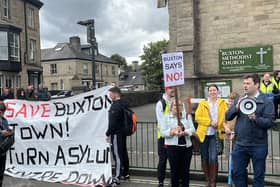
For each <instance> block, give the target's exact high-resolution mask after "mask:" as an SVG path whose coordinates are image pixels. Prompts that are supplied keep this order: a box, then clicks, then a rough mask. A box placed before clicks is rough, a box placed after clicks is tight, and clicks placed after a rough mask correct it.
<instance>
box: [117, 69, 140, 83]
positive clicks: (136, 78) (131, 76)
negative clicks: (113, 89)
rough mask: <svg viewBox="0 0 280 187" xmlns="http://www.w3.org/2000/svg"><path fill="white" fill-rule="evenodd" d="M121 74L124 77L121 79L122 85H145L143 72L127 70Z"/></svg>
mask: <svg viewBox="0 0 280 187" xmlns="http://www.w3.org/2000/svg"><path fill="white" fill-rule="evenodd" d="M120 76H121V77H123V79H122V80H120V81H119V85H120V86H128V85H144V80H143V75H142V74H141V72H126V73H122V74H121V75H120Z"/></svg>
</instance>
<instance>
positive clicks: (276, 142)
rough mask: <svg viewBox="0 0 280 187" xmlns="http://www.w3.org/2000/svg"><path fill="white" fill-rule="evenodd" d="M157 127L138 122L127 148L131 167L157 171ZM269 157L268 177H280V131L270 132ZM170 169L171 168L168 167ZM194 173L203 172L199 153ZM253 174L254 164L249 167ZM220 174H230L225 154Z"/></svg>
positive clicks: (194, 160) (220, 166)
mask: <svg viewBox="0 0 280 187" xmlns="http://www.w3.org/2000/svg"><path fill="white" fill-rule="evenodd" d="M156 132H157V127H156V123H155V122H138V126H137V131H136V133H135V134H133V135H132V136H130V137H128V140H127V148H128V153H129V158H130V167H132V168H139V169H140V168H141V169H156V168H157V163H158V154H157V136H156ZM268 145H269V146H268V149H269V151H268V156H267V160H266V176H280V131H279V130H277V131H275V130H269V131H268ZM168 169H169V166H168ZM191 170H192V171H202V169H201V160H200V155H199V153H197V152H195V153H194V154H193V157H192V162H191ZM248 171H249V173H251V174H252V173H253V168H252V164H251V163H250V164H249V167H248ZM219 172H220V173H226V172H228V159H227V157H226V155H225V154H223V155H220V156H219Z"/></svg>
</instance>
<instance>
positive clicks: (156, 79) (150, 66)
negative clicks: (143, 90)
mask: <svg viewBox="0 0 280 187" xmlns="http://www.w3.org/2000/svg"><path fill="white" fill-rule="evenodd" d="M167 46H168V41H167V40H162V41H158V42H155V43H153V42H151V43H149V44H148V45H147V46H146V45H145V46H144V48H143V52H144V54H142V55H141V56H140V58H141V60H142V61H143V62H142V64H141V71H142V74H143V76H144V81H145V85H146V86H147V88H148V89H149V90H163V71H162V64H161V54H162V53H163V52H165V51H166V49H167Z"/></svg>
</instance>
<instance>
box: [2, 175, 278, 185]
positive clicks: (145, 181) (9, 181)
mask: <svg viewBox="0 0 280 187" xmlns="http://www.w3.org/2000/svg"><path fill="white" fill-rule="evenodd" d="M66 186H73V185H63V184H58V183H46V182H38V181H34V180H25V179H15V178H11V177H5V180H4V185H3V187H66ZM156 186H157V181H156V180H155V179H154V178H147V177H144V178H143V177H141V178H139V177H132V178H131V179H130V180H129V181H122V183H121V185H120V187H156ZM165 186H166V187H170V184H169V183H167V184H166V185H165ZM190 186H191V187H203V186H205V185H204V183H203V182H201V181H191V182H190ZM225 186H227V184H225V183H218V184H217V187H225ZM266 187H273V186H267V185H266Z"/></svg>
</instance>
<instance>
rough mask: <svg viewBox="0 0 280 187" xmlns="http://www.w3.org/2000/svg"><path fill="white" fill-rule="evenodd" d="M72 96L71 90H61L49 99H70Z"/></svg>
mask: <svg viewBox="0 0 280 187" xmlns="http://www.w3.org/2000/svg"><path fill="white" fill-rule="evenodd" d="M73 95H74V93H73V91H71V90H62V91H60V92H58V93H57V94H55V95H52V96H51V98H52V99H60V98H65V97H71V96H73Z"/></svg>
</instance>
